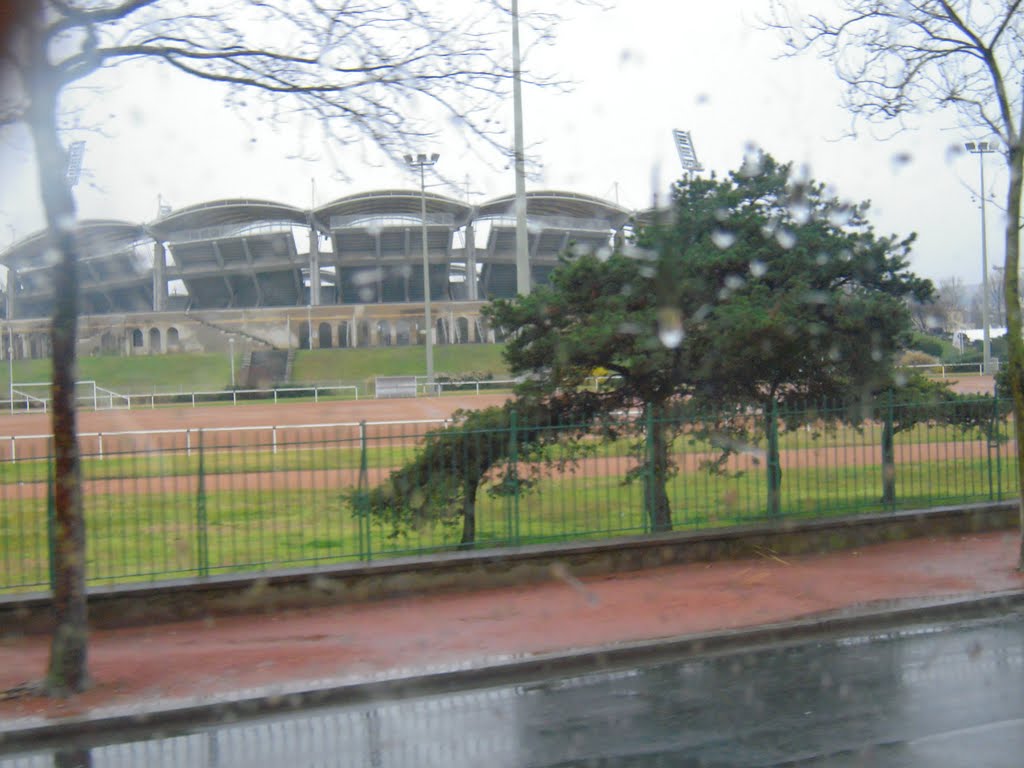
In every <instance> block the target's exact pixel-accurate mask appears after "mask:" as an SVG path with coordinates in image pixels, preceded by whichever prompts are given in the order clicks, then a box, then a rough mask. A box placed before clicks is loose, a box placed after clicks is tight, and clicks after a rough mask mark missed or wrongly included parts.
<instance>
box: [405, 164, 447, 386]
mask: <svg viewBox="0 0 1024 768" xmlns="http://www.w3.org/2000/svg"><path fill="white" fill-rule="evenodd" d="M440 158H441V156H440V155H439V154H437V153H436V152H435V153H434V154H432V155H431V156H430V157H427V156H426V155H424V154H419V155H416V157H415V158H413V156H412V155H406V156H405V162H406V163H407V164H408V166H409V167H410V168H419V171H420V225H421V231H420V240H422V245H423V314H424V315H425V321H426V330H427V337H426V339H425V341H426V347H427V390H428V391H429V392H431V393H433V389H434V324H433V320H432V318H431V316H430V256H429V254H428V251H427V175H426V174H427V168H432V167H433V166H434V165H436V164H437V161H438V160H439V159H440Z"/></svg>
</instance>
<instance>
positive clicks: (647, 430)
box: [643, 403, 657, 533]
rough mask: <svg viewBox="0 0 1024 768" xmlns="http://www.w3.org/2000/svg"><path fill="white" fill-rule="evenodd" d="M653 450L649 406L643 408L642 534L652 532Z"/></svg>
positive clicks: (653, 499)
mask: <svg viewBox="0 0 1024 768" xmlns="http://www.w3.org/2000/svg"><path fill="white" fill-rule="evenodd" d="M654 452H655V448H654V409H653V408H651V404H650V403H647V404H646V405H645V406H644V456H645V460H646V462H647V478H646V480H647V492H646V493H645V494H644V515H643V518H644V533H650V532H651V531H653V530H654V505H655V503H656V502H655V487H654V485H655V483H656V482H657V480H656V477H655V472H654V469H655V467H654V462H655V458H656V457H655V455H654Z"/></svg>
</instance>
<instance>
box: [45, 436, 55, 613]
mask: <svg viewBox="0 0 1024 768" xmlns="http://www.w3.org/2000/svg"><path fill="white" fill-rule="evenodd" d="M47 446H48V449H47V452H46V545H47V549H48V550H49V555H50V557H49V562H50V574H49V576H50V592H51V593H52V592H54V591H56V589H57V570H56V560H57V541H56V536H55V531H54V528H55V527H56V516H57V514H56V512H57V511H56V503H55V501H54V497H53V440H49V441H47Z"/></svg>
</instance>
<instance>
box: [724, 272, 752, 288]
mask: <svg viewBox="0 0 1024 768" xmlns="http://www.w3.org/2000/svg"><path fill="white" fill-rule="evenodd" d="M746 284H747V281H746V280H744V279H743V278H742V277H741V276H740V275H726V276H725V287H726V288H728V289H729V290H730V291H738V290H739V289H740V288H742V287H743V286H744V285H746Z"/></svg>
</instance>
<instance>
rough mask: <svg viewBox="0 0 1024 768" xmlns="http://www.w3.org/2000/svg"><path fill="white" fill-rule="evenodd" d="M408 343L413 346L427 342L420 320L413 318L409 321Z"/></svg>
mask: <svg viewBox="0 0 1024 768" xmlns="http://www.w3.org/2000/svg"><path fill="white" fill-rule="evenodd" d="M409 343H410V344H412V345H414V346H419V345H420V344H426V343H427V337H426V334H424V333H423V321H422V320H415V321H412V322H410V323H409Z"/></svg>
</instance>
